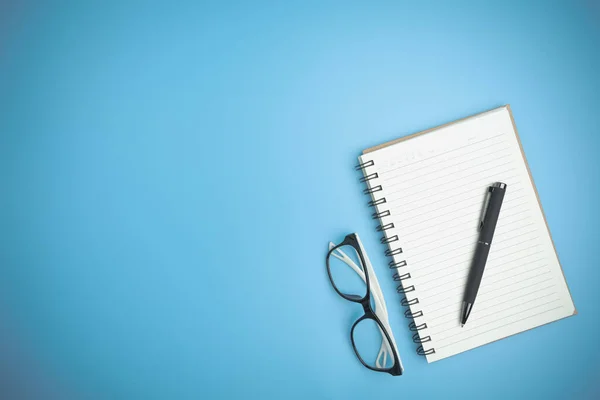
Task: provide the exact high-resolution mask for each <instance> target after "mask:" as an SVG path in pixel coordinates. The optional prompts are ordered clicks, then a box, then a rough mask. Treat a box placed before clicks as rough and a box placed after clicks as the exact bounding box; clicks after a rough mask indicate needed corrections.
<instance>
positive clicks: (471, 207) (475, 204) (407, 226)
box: [398, 196, 527, 230]
mask: <svg viewBox="0 0 600 400" xmlns="http://www.w3.org/2000/svg"><path fill="white" fill-rule="evenodd" d="M524 197H525V196H520V197H513V198H511V199H510V200H508V201H506V202H505V203H504V204H506V205H507V206H508V207H510V206H513V205H514V203H516V200H521V199H523V198H524ZM526 203H527V202H522V203H519V205H521V204H526ZM477 205H482V202H481V201H477V202H474V203H472V204H469V205H467V206H465V207H462V208H459V209H456V210H454V211H453V213H456V212H458V211H464V210H469V211H467V213H463V214H460V215H458V216H457V217H455V218H451V219H449V220H445V221H442V222H440V221H439V218H440V217H441V215H436V216H434V217H431V218H427V219H423V220H420V222H416V223H413V224H412V225H406V226H405V225H403V224H404V222H406V221H408V220H409V219H411V220H412V219H416V217H414V216H413V217H412V218H406V219H403V220H398V226H399V227H402V229H404V230H406V229H408V228H412V227H415V226H419V225H421V224H423V223H424V222H429V221H433V220H438V221H437V223H436V225H438V226H439V225H440V224H442V223H448V222H451V221H453V220H455V219H457V218H460V217H462V216H466V215H469V214H471V213H473V208H474V207H476V206H477ZM508 207H507V208H508ZM508 209H509V210H510V208H508ZM439 210H440V209H438V210H435V211H439ZM505 210H506V209H505ZM478 211H480V210H478ZM423 214H429V213H423ZM480 214H481V213H480V212H479V213H477V214H476V216H477V217H478V218H479V217H481V215H480Z"/></svg>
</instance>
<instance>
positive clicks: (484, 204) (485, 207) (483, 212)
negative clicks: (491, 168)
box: [479, 186, 494, 231]
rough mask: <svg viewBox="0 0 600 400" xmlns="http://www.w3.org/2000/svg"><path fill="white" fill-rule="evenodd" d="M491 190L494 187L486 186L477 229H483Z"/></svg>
mask: <svg viewBox="0 0 600 400" xmlns="http://www.w3.org/2000/svg"><path fill="white" fill-rule="evenodd" d="M493 191H494V188H493V187H492V186H490V187H488V190H487V192H486V193H485V201H484V203H483V210H482V212H481V221H479V230H480V231H481V230H482V229H483V225H484V222H485V216H486V214H487V211H488V207H489V205H490V197H492V192H493Z"/></svg>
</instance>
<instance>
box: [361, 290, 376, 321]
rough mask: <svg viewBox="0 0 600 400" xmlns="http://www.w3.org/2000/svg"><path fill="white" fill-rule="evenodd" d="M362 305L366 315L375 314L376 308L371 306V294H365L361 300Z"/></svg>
mask: <svg viewBox="0 0 600 400" xmlns="http://www.w3.org/2000/svg"><path fill="white" fill-rule="evenodd" d="M360 305H361V306H362V308H363V311H364V313H365V315H366V316H371V315H375V310H373V307H371V295H370V294H369V295H368V296H365V298H364V299H362V300H361V302H360Z"/></svg>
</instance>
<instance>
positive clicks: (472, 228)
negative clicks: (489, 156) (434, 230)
mask: <svg viewBox="0 0 600 400" xmlns="http://www.w3.org/2000/svg"><path fill="white" fill-rule="evenodd" d="M524 212H525V211H520V212H518V213H515V214H513V215H512V216H516V215H520V214H523V213H524ZM507 218H508V217H504V218H503V220H506V219H507ZM527 220H531V216H530V215H525V216H521V218H519V219H517V220H516V221H511V222H510V223H509V224H505V225H503V226H506V227H508V226H511V227H512V226H517V225H518V226H519V227H520V228H524V227H526V226H529V225H533V224H534V223H533V222H530V223H528V224H522V222H524V221H527ZM477 221H479V219H478V220H477ZM503 222H504V221H503ZM474 231H475V233H472V234H470V235H469V236H460V237H459V238H458V239H456V240H453V241H451V242H447V240H448V239H449V238H452V237H457V236H458V235H459V234H465V233H466V232H474ZM477 236H479V232H478V231H477V228H476V227H475V226H473V225H472V224H469V226H468V227H467V228H464V229H462V230H460V231H450V233H448V234H447V235H444V236H436V237H435V239H432V240H429V241H428V242H426V243H423V244H420V245H418V246H411V247H410V252H411V253H413V252H415V249H419V248H422V247H425V246H427V245H432V244H435V243H438V242H444V244H443V245H442V246H446V245H449V244H452V243H456V242H459V241H463V240H465V241H466V240H471V239H474V238H476V237H477ZM439 247H440V246H435V248H436V249H438V248H439ZM416 254H419V253H416V252H415V255H416Z"/></svg>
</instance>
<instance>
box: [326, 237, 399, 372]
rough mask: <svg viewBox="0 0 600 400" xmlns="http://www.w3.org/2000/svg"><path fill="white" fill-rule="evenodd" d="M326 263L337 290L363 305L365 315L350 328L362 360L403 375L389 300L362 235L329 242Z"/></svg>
mask: <svg viewBox="0 0 600 400" xmlns="http://www.w3.org/2000/svg"><path fill="white" fill-rule="evenodd" d="M326 264H327V274H328V275H329V280H330V281H331V284H332V285H333V288H334V289H335V291H336V292H337V293H338V294H339V295H340V296H342V297H343V298H344V299H346V300H348V301H351V302H354V303H359V304H360V305H361V306H362V307H363V311H364V315H363V316H362V317H360V318H359V319H358V320H357V321H356V322H355V323H354V325H352V329H351V330H350V340H351V342H352V348H353V349H354V353H356V357H358V360H359V361H360V362H361V363H362V364H363V365H364V366H365V367H367V368H369V369H371V370H373V371H377V372H387V373H389V374H391V375H394V376H398V375H402V372H403V370H404V369H403V367H402V361H401V360H400V356H399V355H398V350H397V347H396V342H395V340H394V336H393V334H392V329H391V327H390V324H389V321H388V313H387V308H386V305H385V299H384V298H383V293H382V292H381V288H380V286H379V282H378V281H377V277H376V276H375V271H374V270H373V267H372V266H371V262H370V261H369V257H368V256H367V253H366V251H365V250H364V248H363V246H362V243H361V241H360V238H359V237H358V235H357V234H355V233H352V234H350V235H347V236H346V237H345V238H344V241H343V242H342V243H340V244H338V245H334V244H333V243H329V252H328V253H327V259H326ZM348 267H350V268H348ZM352 270H353V271H354V272H352ZM377 349H379V350H377Z"/></svg>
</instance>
